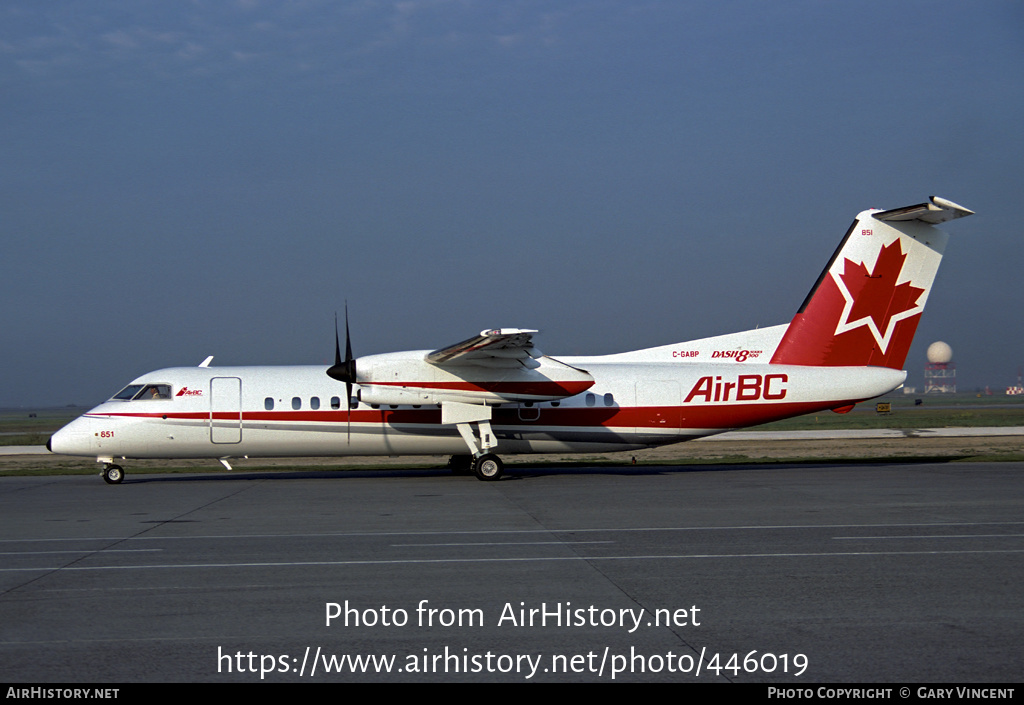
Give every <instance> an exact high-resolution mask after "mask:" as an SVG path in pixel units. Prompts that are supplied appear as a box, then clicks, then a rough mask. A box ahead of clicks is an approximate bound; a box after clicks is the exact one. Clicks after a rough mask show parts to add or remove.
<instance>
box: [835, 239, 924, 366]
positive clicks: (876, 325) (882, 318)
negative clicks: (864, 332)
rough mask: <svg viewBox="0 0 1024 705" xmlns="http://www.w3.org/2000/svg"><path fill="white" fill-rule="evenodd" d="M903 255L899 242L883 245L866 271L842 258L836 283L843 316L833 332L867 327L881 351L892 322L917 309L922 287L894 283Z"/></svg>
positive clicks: (901, 264) (888, 335)
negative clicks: (842, 306)
mask: <svg viewBox="0 0 1024 705" xmlns="http://www.w3.org/2000/svg"><path fill="white" fill-rule="evenodd" d="M906 259H907V256H906V255H905V254H904V253H903V250H902V249H901V248H900V243H899V241H898V240H897V241H895V242H893V243H892V244H890V245H884V246H883V247H882V250H881V252H879V253H878V259H877V260H876V261H875V266H874V268H873V269H872V270H871V271H870V272H869V271H868V269H867V267H866V266H865V265H864V264H863V263H856V262H852V261H851V260H848V259H844V260H843V272H842V273H841V274H840V275H839V277H838V279H837V281H836V283H837V284H838V283H840V282H839V279H841V280H842V282H841V285H840V287H839V289H840V291H842V293H843V297H844V298H845V299H846V307H845V309H844V311H843V316H842V317H840V319H839V326H838V327H837V328H836V334H837V335H838V334H839V333H843V332H846V331H848V330H852V329H853V328H857V327H860V326H867V327H868V329H869V330H870V331H871V333H872V335H874V336H875V339H876V340H877V341H878V344H879V345H880V346H881V349H882V351H883V352H885V350H886V348H887V347H888V346H889V341H890V340H891V338H892V333H893V329H894V327H895V324H896V323H897V322H899V321H901V320H903V319H904V318H907V317H909V316H911V315H913V313H915V312H916V310H917V309H918V303H917V301H918V299H920V298H921V295H922V294H923V293H924V292H925V290H924V289H921V288H919V287H916V286H913V285H912V284H910V282H903V283H902V284H897V283H896V281H897V280H898V279H899V276H900V273H901V272H902V271H903V263H904V262H905V261H906Z"/></svg>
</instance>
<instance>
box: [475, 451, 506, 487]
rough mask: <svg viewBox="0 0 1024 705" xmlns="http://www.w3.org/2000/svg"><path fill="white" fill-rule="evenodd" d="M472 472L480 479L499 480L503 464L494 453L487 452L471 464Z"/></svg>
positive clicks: (503, 470) (503, 468) (503, 467)
mask: <svg viewBox="0 0 1024 705" xmlns="http://www.w3.org/2000/svg"><path fill="white" fill-rule="evenodd" d="M473 472H475V473H476V476H477V478H479V479H481V480H485V481H491V480H499V479H501V476H502V474H503V473H504V472H505V464H504V463H503V462H501V458H499V457H498V456H496V455H494V453H487V454H486V455H481V456H480V457H479V458H477V459H476V462H475V463H474V464H473Z"/></svg>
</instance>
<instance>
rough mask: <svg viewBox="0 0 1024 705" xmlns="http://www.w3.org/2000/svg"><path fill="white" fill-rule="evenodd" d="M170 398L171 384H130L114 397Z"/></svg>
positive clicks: (126, 398) (126, 399) (125, 399)
mask: <svg viewBox="0 0 1024 705" xmlns="http://www.w3.org/2000/svg"><path fill="white" fill-rule="evenodd" d="M170 398H171V385H169V384H129V385H128V386H127V387H125V388H124V389H122V390H121V391H120V392H118V393H117V394H115V395H114V399H121V400H122V401H128V400H136V399H170Z"/></svg>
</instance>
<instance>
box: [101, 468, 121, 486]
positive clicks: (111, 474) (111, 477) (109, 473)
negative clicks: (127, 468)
mask: <svg viewBox="0 0 1024 705" xmlns="http://www.w3.org/2000/svg"><path fill="white" fill-rule="evenodd" d="M123 479H124V468H122V467H121V466H120V465H107V466H106V467H105V468H103V481H104V482H106V483H107V484H108V485H120V484H121V480H123Z"/></svg>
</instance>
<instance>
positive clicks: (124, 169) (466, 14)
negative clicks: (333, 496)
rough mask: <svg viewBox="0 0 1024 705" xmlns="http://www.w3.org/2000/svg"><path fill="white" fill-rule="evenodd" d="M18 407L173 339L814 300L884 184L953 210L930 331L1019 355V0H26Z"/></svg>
mask: <svg viewBox="0 0 1024 705" xmlns="http://www.w3.org/2000/svg"><path fill="white" fill-rule="evenodd" d="M0 90H2V100H0V184H2V186H0V233H2V237H3V244H4V247H3V254H2V259H0V293H2V297H3V299H2V300H3V307H2V312H0V330H2V354H3V378H2V384H0V406H12V405H34V404H65V403H78V404H90V405H91V404H94V403H98V402H100V401H102V400H103V399H105V398H106V397H108V396H109V395H111V394H113V393H114V392H116V391H117V390H118V389H119V388H120V387H121V386H123V385H124V384H126V383H127V382H128V381H130V380H131V379H132V378H133V377H135V376H137V375H139V374H141V373H143V372H147V371H149V370H152V369H156V368H159V367H168V366H178V365H195V364H198V363H199V362H200V361H201V360H202V359H203V358H204V357H206V356H207V355H215V356H216V359H215V361H214V365H217V364H220V365H228V364H262V363H267V364H272V363H273V364H276V363H282V364H299V363H303V364H305V363H313V364H319V363H329V362H330V360H331V358H332V357H333V345H334V343H333V335H334V334H333V329H332V326H333V316H334V313H335V311H341V310H342V308H343V305H344V301H345V300H346V299H347V300H348V302H349V309H350V315H351V326H352V331H353V337H354V340H353V344H354V347H355V352H356V354H357V355H360V354H369V353H375V352H385V351H389V350H402V349H419V348H437V347H440V346H443V345H446V344H448V343H452V342H456V341H458V340H461V339H463V338H465V337H468V336H469V335H472V334H474V333H476V332H477V331H479V330H480V329H482V328H489V327H497V326H515V327H530V328H539V329H541V331H542V334H541V337H540V338H539V344H540V347H541V349H542V350H544V351H545V352H547V353H550V354H553V355H558V354H590V353H594V354H597V353H610V352H619V351H623V350H629V349H635V348H640V347H648V346H653V345H661V344H667V343H672V342H676V341H681V340H689V339H693V338H698V337H704V336H709V335H716V334H720V333H726V332H731V331H737V330H743V329H747V328H752V327H754V326H757V325H773V324H776V323H783V322H786V321H788V320H789V319H790V318H791V316H792V315H793V313H794V311H795V310H796V308H797V306H798V305H799V304H800V302H801V301H802V300H803V297H804V295H805V294H806V293H807V291H808V290H809V289H810V287H811V285H812V284H813V283H814V281H815V279H816V277H817V275H818V273H819V272H820V271H821V268H822V267H823V266H824V264H825V262H826V261H827V259H828V257H829V256H830V255H831V254H832V251H833V250H834V248H835V246H836V244H837V243H838V240H839V238H840V237H841V236H842V235H843V233H844V232H845V230H846V228H847V227H848V226H849V224H850V222H851V221H852V219H853V217H854V216H855V215H856V214H857V212H858V211H860V210H863V209H864V208H869V207H879V208H892V207H898V206H904V205H909V204H911V203H918V202H920V201H922V200H924V199H925V198H926V197H927V196H929V195H940V196H943V197H945V198H949V199H952V200H954V201H956V202H958V203H961V204H963V205H964V206H966V207H968V208H971V209H973V210H975V211H976V212H977V215H976V216H972V217H970V218H968V219H965V220H961V221H957V222H954V223H952V224H950V225H949V226H948V227H947V229H948V230H949V231H950V232H951V234H952V235H953V239H952V241H951V244H950V247H949V250H948V252H947V258H946V260H945V262H944V265H943V269H942V270H941V271H940V272H939V277H938V281H937V284H936V288H935V290H934V292H933V294H932V297H931V299H930V301H929V307H928V310H927V311H926V312H925V314H924V319H923V321H922V324H921V327H920V329H919V333H918V337H917V342H916V343H915V346H914V348H913V349H912V350H911V355H910V358H909V359H908V361H907V367H908V369H909V370H910V372H911V376H910V382H909V383H911V384H918V385H920V384H921V383H922V381H921V378H922V374H921V368H922V367H923V365H924V362H925V359H924V357H925V354H924V351H925V348H926V347H927V345H928V343H930V342H933V341H935V340H940V339H941V340H945V341H946V342H948V343H949V344H950V345H951V346H952V347H953V350H954V353H955V359H956V363H957V365H958V369H959V373H960V375H959V376H960V384H961V387H970V388H973V387H975V386H983V385H986V384H990V385H992V386H993V387H999V388H1000V389H1001V388H1002V387H1005V386H1006V384H1008V383H1010V382H1012V381H1014V380H1015V378H1016V374H1017V368H1018V366H1020V365H1024V326H1022V325H1021V311H1022V308H1024V281H1022V280H1024V242H1022V238H1021V231H1022V226H1021V217H1022V215H1024V213H1022V205H1024V194H1022V185H1024V3H1021V2H1018V1H1016V0H1012V1H1011V0H1008V1H1005V2H989V1H985V0H981V1H975V2H961V1H956V2H942V1H927V2H891V0H890V1H886V2H855V1H854V2H822V1H814V2H771V3H769V2H723V1H721V0H713V1H708V2H700V1H693V0H688V1H686V2H676V1H664V2H658V1H650V2H643V1H636V0H633V1H630V2H611V1H603V0H577V1H568V0H567V1H557V0H551V1H549V2H544V1H541V0H507V1H503V2H489V1H485V0H476V1H474V0H403V1H400V2H394V1H384V0H356V1H353V2H328V1H326V0H291V1H289V2H269V1H263V0H237V1H235V2H214V1H213V0H209V1H207V0H192V1H191V2H184V1H182V2H171V1H169V0H164V1H157V0H151V1H146V0H90V2H73V1H71V0H63V1H62V0H48V1H47V2H37V1H35V0H31V1H29V0H6V1H5V2H4V3H3V4H2V5H0Z"/></svg>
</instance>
